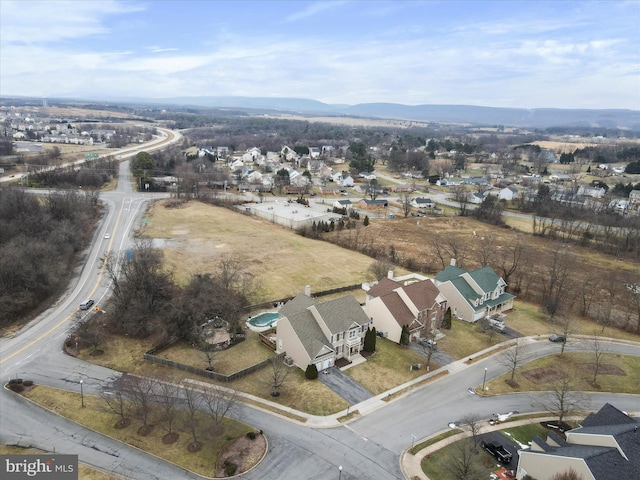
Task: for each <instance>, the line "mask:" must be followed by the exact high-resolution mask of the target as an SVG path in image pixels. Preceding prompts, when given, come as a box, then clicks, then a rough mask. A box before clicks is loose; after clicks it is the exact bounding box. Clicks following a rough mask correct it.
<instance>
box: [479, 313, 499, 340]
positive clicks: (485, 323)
mask: <svg viewBox="0 0 640 480" xmlns="http://www.w3.org/2000/svg"><path fill="white" fill-rule="evenodd" d="M476 328H477V329H478V330H480V332H481V333H483V334H485V335H486V336H487V337H489V343H491V342H493V337H494V335H495V334H496V329H495V328H493V325H491V322H490V321H489V318H488V317H483V318H481V319H480V320H478V321H477V322H476Z"/></svg>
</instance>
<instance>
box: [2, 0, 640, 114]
mask: <svg viewBox="0 0 640 480" xmlns="http://www.w3.org/2000/svg"><path fill="white" fill-rule="evenodd" d="M0 93H1V94H2V95H27V96H42V97H54V96H66V97H74V98H79V97H81V98H96V99H97V98H110V97H111V98H112V97H153V98H163V97H164V98H166V97H177V96H180V97H183V96H218V95H222V96H226V95H240V96H251V97H297V98H310V99H315V100H319V101H323V102H326V103H345V104H357V103H364V102H396V103H404V104H407V105H418V104H456V105H484V106H494V107H523V108H542V107H555V108H630V109H634V110H640V1H639V0H628V1H614V0H609V1H579V2H574V1H561V0H556V1H549V2H545V1H515V0H502V1H480V0H477V1H474V0H466V1H451V0H446V1H444V0H443V1H436V0H430V1H419V0H414V1H390V2H387V1H364V0H353V1H340V0H329V1H320V2H306V1H296V0H289V1H277V2H276V1H242V0H240V1H237V0H236V1H233V2H227V1H204V0H202V1H183V2H174V1H168V0H165V1H112V0H101V1H96V2H91V1H68V2H66V1H39V0H21V1H13V0H0Z"/></svg>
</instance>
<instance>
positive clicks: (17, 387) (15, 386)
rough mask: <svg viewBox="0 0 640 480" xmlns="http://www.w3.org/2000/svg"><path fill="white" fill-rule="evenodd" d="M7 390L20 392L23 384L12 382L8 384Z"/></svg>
mask: <svg viewBox="0 0 640 480" xmlns="http://www.w3.org/2000/svg"><path fill="white" fill-rule="evenodd" d="M9 390H11V391H13V392H16V393H20V392H22V391H23V390H24V385H23V384H21V383H12V384H11V385H9Z"/></svg>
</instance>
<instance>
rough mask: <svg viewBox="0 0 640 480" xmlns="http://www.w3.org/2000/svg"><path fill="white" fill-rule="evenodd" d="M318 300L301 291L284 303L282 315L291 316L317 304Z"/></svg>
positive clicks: (281, 310)
mask: <svg viewBox="0 0 640 480" xmlns="http://www.w3.org/2000/svg"><path fill="white" fill-rule="evenodd" d="M317 303H320V302H318V301H317V300H316V299H314V298H311V297H308V296H307V295H305V294H303V293H299V294H298V295H296V296H295V297H294V298H292V299H291V300H289V301H288V302H287V303H285V304H284V305H283V307H282V308H281V309H280V312H279V313H280V316H281V317H287V318H288V317H289V316H291V315H293V314H294V313H298V312H302V311H304V310H306V309H307V308H309V307H310V306H311V305H316V304H317Z"/></svg>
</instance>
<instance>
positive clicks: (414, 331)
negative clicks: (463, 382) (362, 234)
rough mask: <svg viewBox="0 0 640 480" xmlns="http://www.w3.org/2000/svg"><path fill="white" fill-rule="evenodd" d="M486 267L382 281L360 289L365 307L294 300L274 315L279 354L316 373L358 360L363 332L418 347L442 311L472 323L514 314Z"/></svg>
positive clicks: (349, 300)
mask: <svg viewBox="0 0 640 480" xmlns="http://www.w3.org/2000/svg"><path fill="white" fill-rule="evenodd" d="M505 287H506V283H505V282H504V280H503V279H502V278H500V276H498V275H497V274H496V273H495V272H494V271H493V270H492V269H491V268H490V267H483V268H481V269H478V270H473V271H467V270H465V269H462V268H460V267H457V266H455V261H452V263H451V265H449V266H447V268H445V269H444V270H443V271H441V272H439V273H438V275H436V277H435V278H433V279H431V278H426V277H420V276H417V277H415V276H412V277H411V278H409V279H402V278H398V279H396V278H394V277H393V272H389V275H388V277H387V278H384V279H382V280H381V281H379V282H377V283H375V284H373V285H369V284H364V285H363V288H364V289H365V290H366V300H365V303H364V305H360V303H359V302H358V301H357V300H356V298H355V297H354V296H353V295H347V296H344V297H340V298H337V299H334V300H329V301H326V302H319V301H318V300H316V299H314V298H312V297H311V296H310V292H306V293H305V294H299V295H297V296H296V297H295V298H293V299H292V300H290V301H289V302H287V303H286V304H285V305H284V306H283V307H282V308H281V309H280V311H279V318H278V321H277V328H276V334H275V345H276V351H277V352H278V353H286V355H287V356H288V357H290V358H291V360H292V362H293V364H295V365H297V366H298V367H299V368H301V369H303V370H304V369H306V368H307V367H308V366H309V365H310V364H314V365H315V366H316V368H317V369H318V371H321V370H324V369H326V368H329V367H332V366H334V365H336V364H337V362H344V363H351V362H353V361H357V360H360V359H361V358H362V357H361V353H360V352H361V351H362V348H363V346H364V336H365V334H366V332H367V330H368V329H370V328H372V327H375V329H376V331H377V332H378V333H379V334H380V335H382V336H384V337H386V338H388V339H389V340H391V341H393V342H396V343H400V339H401V336H402V334H403V330H405V331H408V333H409V340H410V341H412V342H415V341H417V340H418V339H420V338H421V337H426V336H428V335H429V334H430V333H431V332H433V331H435V330H437V329H438V328H439V327H440V325H441V324H442V321H443V319H444V317H445V314H446V312H447V310H449V309H450V311H451V314H452V315H453V316H454V317H457V318H459V319H461V320H465V321H468V322H476V321H478V320H480V319H481V318H484V317H485V316H489V315H495V314H504V313H506V312H508V311H510V310H511V309H512V308H513V300H514V298H515V297H514V296H513V295H511V294H509V293H507V292H506V291H505Z"/></svg>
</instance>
